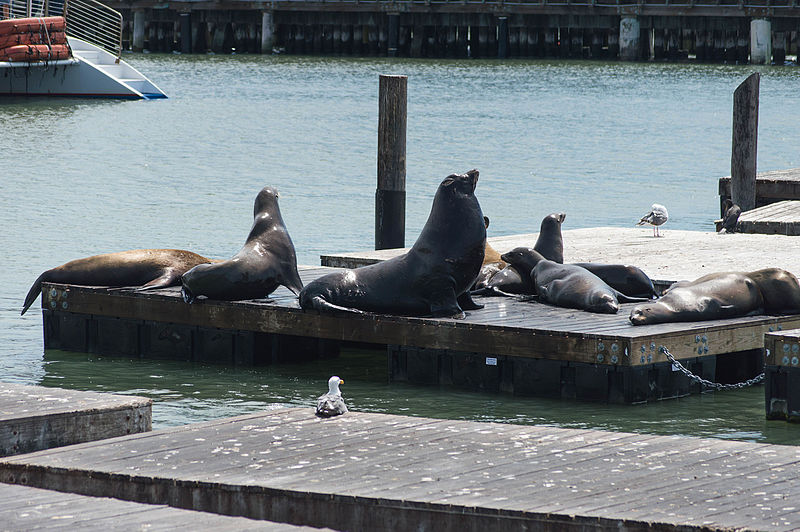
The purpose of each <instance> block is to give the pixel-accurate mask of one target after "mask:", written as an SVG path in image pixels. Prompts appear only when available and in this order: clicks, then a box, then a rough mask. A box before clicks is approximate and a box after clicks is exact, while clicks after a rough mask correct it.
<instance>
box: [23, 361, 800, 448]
mask: <svg viewBox="0 0 800 532" xmlns="http://www.w3.org/2000/svg"><path fill="white" fill-rule="evenodd" d="M44 368H45V373H44V376H43V377H42V379H41V382H40V383H39V384H41V385H44V386H52V387H61V388H72V389H79V390H91V391H98V392H114V393H121V394H135V395H141V396H145V397H150V398H152V399H153V400H154V406H153V428H155V429H158V428H165V427H169V426H175V425H180V424H184V423H192V422H199V421H206V420H210V419H216V418H221V417H227V416H235V415H240V414H246V413H250V412H256V411H260V410H269V409H274V408H281V407H308V408H312V407H313V405H314V404H315V403H316V398H317V397H318V396H319V395H321V394H322V393H323V392H324V391H325V390H326V386H327V384H326V383H327V379H328V377H330V376H331V375H339V376H340V377H342V378H343V379H344V380H345V384H344V385H343V386H342V390H343V394H344V396H345V399H346V401H347V403H348V406H349V408H350V409H351V410H353V411H360V412H379V413H387V414H399V415H410V416H423V417H433V418H440V419H460V420H472V421H485V422H499V423H515V424H526V425H533V424H535V425H547V426H555V427H565V428H577V429H601V430H612V431H623V432H638V433H645V434H661V435H683V436H701V437H713V438H722V439H732V440H743V441H751V442H762V443H777V444H787V445H800V427H798V426H796V425H791V424H788V423H786V422H783V421H767V420H766V419H765V415H764V389H763V387H762V386H756V387H753V388H750V389H745V390H739V391H732V392H718V393H714V394H711V393H709V394H704V395H695V396H691V397H685V398H682V399H677V400H667V401H661V402H655V403H649V404H642V405H610V404H598V403H588V402H581V401H572V400H558V399H543V398H534V397H515V396H511V395H507V394H488V393H480V392H470V391H462V390H458V389H455V388H452V387H445V386H415V385H411V384H405V383H388V382H387V377H386V371H387V369H386V358H385V355H384V353H383V352H382V351H376V350H369V349H357V348H350V349H343V350H342V354H341V356H340V357H339V358H338V359H328V360H317V361H313V362H309V363H304V364H282V365H273V366H266V367H255V368H252V367H249V368H233V367H224V366H215V365H205V364H193V363H188V362H176V361H167V360H163V361H158V360H140V359H129V358H120V357H104V356H95V355H87V354H83V353H72V352H66V351H58V350H48V351H46V352H45V355H44Z"/></svg>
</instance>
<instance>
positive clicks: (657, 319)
mask: <svg viewBox="0 0 800 532" xmlns="http://www.w3.org/2000/svg"><path fill="white" fill-rule="evenodd" d="M672 314H674V312H673V311H672V309H671V308H670V307H668V306H666V305H664V304H663V303H662V302H658V301H654V302H653V303H645V304H643V305H636V306H635V307H633V310H631V315H630V316H628V319H629V320H630V322H631V323H632V324H634V325H647V324H650V323H663V322H665V321H669V320H670V316H671V315H672Z"/></svg>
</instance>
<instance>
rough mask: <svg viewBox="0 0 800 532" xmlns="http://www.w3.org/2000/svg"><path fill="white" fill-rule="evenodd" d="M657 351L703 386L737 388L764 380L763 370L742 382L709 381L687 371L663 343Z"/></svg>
mask: <svg viewBox="0 0 800 532" xmlns="http://www.w3.org/2000/svg"><path fill="white" fill-rule="evenodd" d="M658 349H659V351H661V352H662V353H664V356H666V357H667V359H668V360H669V361H670V362H672V367H673V368H678V371H680V372H681V373H683V374H684V375H686V376H687V377H689V379H690V380H692V381H695V382H699V383H700V384H702V385H703V386H708V387H709V388H713V389H714V390H739V389H741V388H747V387H748V386H752V385H754V384H758V383H759V382H761V381H763V380H764V372H763V371H762V372H761V373H759V374H758V375H756V376H755V377H753V378H752V379H748V380H746V381H744V382H737V383H736V384H720V383H719V382H711V381H710V380H706V379H704V378H703V377H699V376H697V375H695V374H694V373H692V372H691V371H689V370H688V369H686V368H684V367H683V364H681V363H680V362H678V361H677V360H675V357H674V356H672V353H670V352H669V349H667V348H666V347H664V346H663V345H662V346H661V347H659V348H658Z"/></svg>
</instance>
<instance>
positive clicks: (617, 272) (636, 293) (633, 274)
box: [573, 262, 657, 299]
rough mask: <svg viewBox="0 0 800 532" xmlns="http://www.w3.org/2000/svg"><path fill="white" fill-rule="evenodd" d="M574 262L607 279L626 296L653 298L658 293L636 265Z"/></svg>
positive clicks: (611, 285)
mask: <svg viewBox="0 0 800 532" xmlns="http://www.w3.org/2000/svg"><path fill="white" fill-rule="evenodd" d="M573 264H575V266H580V267H581V268H586V269H587V270H589V271H590V272H592V273H593V274H595V275H596V276H598V277H599V278H601V279H602V280H603V281H605V283H606V284H607V285H608V286H610V287H611V288H613V289H614V290H616V291H618V292H620V293H622V294H625V295H626V296H631V297H643V298H647V299H652V298H654V297H656V295H657V294H656V289H655V287H654V286H653V281H652V280H651V279H650V277H648V276H647V274H646V273H644V272H643V271H642V270H641V269H639V268H637V267H636V266H628V265H624V264H600V263H595V262H575V263H573Z"/></svg>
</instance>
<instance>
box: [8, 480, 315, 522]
mask: <svg viewBox="0 0 800 532" xmlns="http://www.w3.org/2000/svg"><path fill="white" fill-rule="evenodd" d="M0 522H2V524H0V529H2V530H82V531H83V530H97V531H99V532H107V531H109V530H114V531H127V530H138V531H141V530H148V531H164V530H180V531H186V530H192V531H203V530H208V531H209V532H218V531H219V532H223V531H226V530H231V531H233V530H235V531H246V530H264V531H267V532H271V531H274V532H279V531H280V532H291V531H301V530H308V531H311V530H317V531H318V530H319V529H317V528H310V527H300V526H293V525H288V524H284V523H269V522H265V521H254V520H252V519H247V518H244V517H228V516H223V515H214V514H209V513H205V512H193V511H190V510H180V509H176V508H170V507H169V506H166V505H163V504H159V505H152V504H141V503H135V502H127V501H120V500H116V499H110V498H107V497H103V498H98V497H86V496H84V495H75V494H71V493H60V492H57V491H49V490H43V489H38V488H30V487H26V486H14V485H10V484H0Z"/></svg>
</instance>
